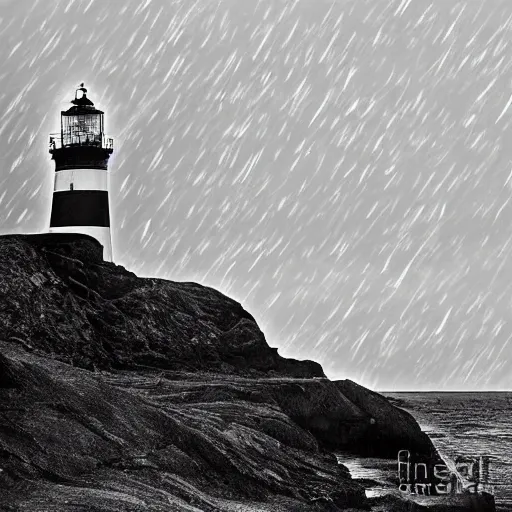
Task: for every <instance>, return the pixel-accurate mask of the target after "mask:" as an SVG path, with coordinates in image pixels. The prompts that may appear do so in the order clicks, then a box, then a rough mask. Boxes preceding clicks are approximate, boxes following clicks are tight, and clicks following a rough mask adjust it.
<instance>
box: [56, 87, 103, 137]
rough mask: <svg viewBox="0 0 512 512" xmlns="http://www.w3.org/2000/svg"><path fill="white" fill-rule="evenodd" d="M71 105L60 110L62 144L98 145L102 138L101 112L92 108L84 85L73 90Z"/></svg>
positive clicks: (92, 104)
mask: <svg viewBox="0 0 512 512" xmlns="http://www.w3.org/2000/svg"><path fill="white" fill-rule="evenodd" d="M71 103H73V106H72V107H71V108H70V109H69V110H67V111H65V112H61V137H62V145H63V146H74V145H92V146H100V147H101V145H102V140H103V112H102V111H101V110H97V109H95V108H94V103H93V102H92V101H91V100H90V99H89V98H88V97H87V89H85V87H83V84H82V87H80V88H78V89H77V90H76V91H75V99H74V100H72V101H71Z"/></svg>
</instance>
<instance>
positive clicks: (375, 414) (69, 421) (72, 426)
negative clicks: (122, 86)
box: [0, 235, 433, 512]
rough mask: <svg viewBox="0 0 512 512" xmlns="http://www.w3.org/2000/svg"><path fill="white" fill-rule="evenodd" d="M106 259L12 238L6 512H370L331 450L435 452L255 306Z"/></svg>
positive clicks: (2, 344) (2, 291)
mask: <svg viewBox="0 0 512 512" xmlns="http://www.w3.org/2000/svg"><path fill="white" fill-rule="evenodd" d="M101 252H102V249H101V246H100V245H99V244H98V243H97V242H96V241H95V240H94V239H92V238H90V237H87V236H85V235H23V236H21V235H12V236H4V237H0V510H4V509H5V510H16V511H18V510H27V511H36V510H38V511H39V510H52V511H53V510H55V511H57V510H59V511H60V510H85V509H86V510H98V511H99V510H101V511H114V510H162V511H163V510H165V511H169V510H179V511H187V510H190V511H192V510H194V511H197V510H200V511H226V512H231V511H234V510H240V511H269V512H271V511H272V512H279V511H283V512H284V511H286V512H288V511H290V512H293V511H304V512H306V511H332V512H335V511H338V510H346V509H347V507H364V506H366V500H365V497H364V491H363V489H362V488H361V487H359V486H358V485H357V484H355V483H354V482H353V481H352V480H351V479H350V476H349V475H348V472H347V471H346V470H345V468H343V466H340V465H338V464H337V461H336V458H335V457H334V455H332V454H330V453H328V452H327V451H325V450H326V449H333V450H337V449H341V450H347V449H352V450H353V451H356V452H357V451H358V450H359V452H360V453H364V455H390V449H389V447H390V446H391V447H393V450H395V448H396V447H398V446H399V447H400V448H401V449H410V450H411V451H416V452H418V453H424V454H426V453H430V452H431V451H432V450H433V448H432V445H431V444H430V442H429V441H428V440H427V442H426V441H425V439H426V438H425V436H424V435H423V434H422V433H421V431H420V430H419V428H418V427H417V425H416V424H415V423H414V421H413V420H411V419H410V418H406V417H405V416H404V415H403V414H402V412H400V411H399V410H398V409H396V408H394V407H392V406H391V405H389V403H388V402H387V401H386V400H385V399H384V398H382V397H379V396H378V395H375V396H374V395H368V396H367V395H365V392H367V390H364V388H360V389H359V387H354V386H353V385H352V384H353V383H350V384H347V383H346V381H342V382H338V383H333V382H330V381H329V380H328V379H327V378H325V376H324V374H323V371H322V369H321V367H320V365H318V364H317V363H314V362H311V361H296V360H292V359H284V358H282V357H281V356H279V355H278V354H277V350H276V349H272V348H270V347H269V346H268V345H267V343H266V341H265V337H264V335H263V333H262V332H261V331H260V329H259V327H258V325H257V324H256V322H255V321H254V319H253V317H252V316H251V315H250V314H249V313H247V311H245V310H244V309H243V308H242V306H241V305H240V304H238V303H237V302H235V301H233V300H231V299H229V298H228V297H226V296H224V295H222V294H221V293H219V292H218V291H216V290H213V289H211V288H207V287H204V286H200V285H198V284H195V283H175V282H170V281H164V280H160V279H140V278H138V277H137V276H135V275H134V274H133V273H131V272H128V271H127V270H125V269H124V268H122V267H119V266H116V265H114V264H112V263H106V262H104V261H102V258H101ZM344 383H345V384H344ZM368 393H369V392H368ZM376 397H378V398H376ZM382 400H384V402H382ZM372 418H373V419H374V420H375V419H376V420H377V422H376V423H375V422H374V423H372V422H371V420H372ZM375 425H377V427H375ZM396 425H400V428H397V426H396ZM376 429H377V434H378V435H377V436H376V435H375V432H376ZM404 433H406V434H407V435H406V436H405V437H404ZM404 440H405V441H404ZM392 455H393V456H394V455H395V453H393V454H392ZM9 507H10V508H9Z"/></svg>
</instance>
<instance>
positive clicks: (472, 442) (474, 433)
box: [382, 392, 512, 511]
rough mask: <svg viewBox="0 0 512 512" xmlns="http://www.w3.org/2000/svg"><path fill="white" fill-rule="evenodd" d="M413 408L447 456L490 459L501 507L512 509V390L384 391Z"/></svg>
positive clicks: (495, 492)
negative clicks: (510, 391) (484, 456)
mask: <svg viewBox="0 0 512 512" xmlns="http://www.w3.org/2000/svg"><path fill="white" fill-rule="evenodd" d="M382 394H383V395H384V396H386V397H388V398H389V399H390V400H391V401H392V402H393V403H394V404H395V405H397V406H399V407H401V408H403V409H405V410H407V411H408V412H410V413H411V414H412V415H413V416H414V418H415V419H416V420H417V421H418V423H419V424H420V426H421V428H422V430H423V431H424V432H426V433H427V434H428V435H429V436H430V438H431V439H432V442H433V443H434V445H435V446H436V448H437V449H438V451H439V452H440V454H441V455H442V456H443V457H449V458H451V459H454V458H455V457H457V456H458V455H467V456H473V455H474V456H480V455H487V456H489V457H490V460H491V465H490V471H489V477H490V482H489V483H490V484H491V485H493V487H494V495H495V499H496V505H497V509H498V510H500V511H505V510H507V511H512V393H506V392H504V393H493V392H482V393H469V392H467V393H466V392H457V393H455V392H444V393H440V392H431V393H419V392H407V393H406V392H403V393H382Z"/></svg>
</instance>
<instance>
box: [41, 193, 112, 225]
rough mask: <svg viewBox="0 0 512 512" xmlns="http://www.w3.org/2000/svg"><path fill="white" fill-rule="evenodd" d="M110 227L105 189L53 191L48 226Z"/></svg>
mask: <svg viewBox="0 0 512 512" xmlns="http://www.w3.org/2000/svg"><path fill="white" fill-rule="evenodd" d="M67 226H97V227H110V215H109V211H108V192H107V191H106V190H65V191H62V192H54V193H53V204H52V216H51V219H50V227H51V228H56V227H67Z"/></svg>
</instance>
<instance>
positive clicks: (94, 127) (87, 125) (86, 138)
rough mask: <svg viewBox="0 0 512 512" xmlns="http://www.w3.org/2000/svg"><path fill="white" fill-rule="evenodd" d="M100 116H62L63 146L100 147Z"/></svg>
mask: <svg viewBox="0 0 512 512" xmlns="http://www.w3.org/2000/svg"><path fill="white" fill-rule="evenodd" d="M101 124H102V123H101V114H87V115H74V116H63V118H62V131H63V139H64V140H63V142H64V145H75V144H80V145H83V144H91V145H101V139H102V134H101Z"/></svg>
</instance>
